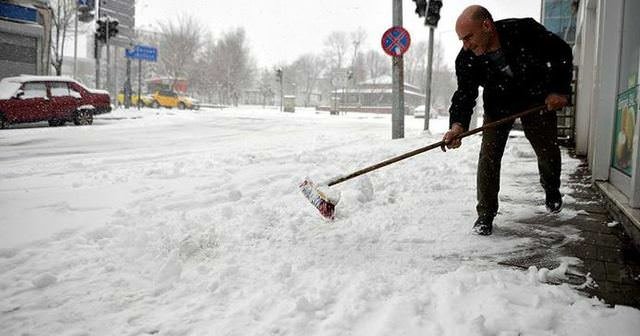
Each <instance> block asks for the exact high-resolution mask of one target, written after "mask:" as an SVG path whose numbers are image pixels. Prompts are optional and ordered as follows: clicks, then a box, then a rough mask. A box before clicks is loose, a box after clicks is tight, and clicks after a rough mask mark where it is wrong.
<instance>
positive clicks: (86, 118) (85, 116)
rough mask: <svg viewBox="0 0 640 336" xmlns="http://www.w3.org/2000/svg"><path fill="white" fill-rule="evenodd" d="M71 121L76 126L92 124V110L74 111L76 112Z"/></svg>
mask: <svg viewBox="0 0 640 336" xmlns="http://www.w3.org/2000/svg"><path fill="white" fill-rule="evenodd" d="M73 123H74V124H76V125H78V126H80V125H91V124H93V112H92V111H91V110H78V111H76V114H75V115H74V116H73Z"/></svg>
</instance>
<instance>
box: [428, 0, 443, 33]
mask: <svg viewBox="0 0 640 336" xmlns="http://www.w3.org/2000/svg"><path fill="white" fill-rule="evenodd" d="M440 8H442V0H429V6H428V7H427V14H426V17H425V19H424V24H425V25H427V26H432V27H434V28H435V27H437V26H438V21H439V20H440Z"/></svg>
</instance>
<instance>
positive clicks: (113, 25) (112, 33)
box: [109, 19, 119, 38]
mask: <svg viewBox="0 0 640 336" xmlns="http://www.w3.org/2000/svg"><path fill="white" fill-rule="evenodd" d="M118 24H119V22H118V20H114V19H112V20H110V21H109V38H114V37H116V35H118Z"/></svg>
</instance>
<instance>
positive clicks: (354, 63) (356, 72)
mask: <svg viewBox="0 0 640 336" xmlns="http://www.w3.org/2000/svg"><path fill="white" fill-rule="evenodd" d="M349 35H350V37H351V44H352V45H353V57H352V58H351V80H352V82H353V83H357V82H358V81H360V80H361V79H363V78H364V77H365V76H366V70H365V67H364V58H363V57H362V55H361V53H360V48H361V47H362V45H363V44H364V43H365V41H366V39H367V32H366V31H365V30H364V29H363V28H362V27H359V28H358V29H356V30H355V31H353V32H351V34H349Z"/></svg>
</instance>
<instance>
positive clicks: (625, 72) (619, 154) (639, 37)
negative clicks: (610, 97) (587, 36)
mask: <svg viewBox="0 0 640 336" xmlns="http://www.w3.org/2000/svg"><path fill="white" fill-rule="evenodd" d="M637 13H640V1H625V4H624V19H623V20H624V21H623V27H622V50H621V53H620V74H619V81H618V97H617V104H616V111H615V114H616V115H615V128H614V134H613V146H614V147H613V150H612V158H611V166H612V167H613V168H615V169H617V170H619V171H620V172H622V173H623V174H625V175H627V176H631V172H632V168H633V167H632V164H633V163H632V159H631V158H632V157H633V153H634V152H635V151H636V150H638V149H637V148H635V147H634V145H633V136H634V130H635V128H636V127H635V126H636V125H635V123H636V120H637V116H638V77H639V76H638V72H639V71H640V70H639V69H638V66H639V60H640V34H638V32H639V31H640V21H639V20H637Z"/></svg>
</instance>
